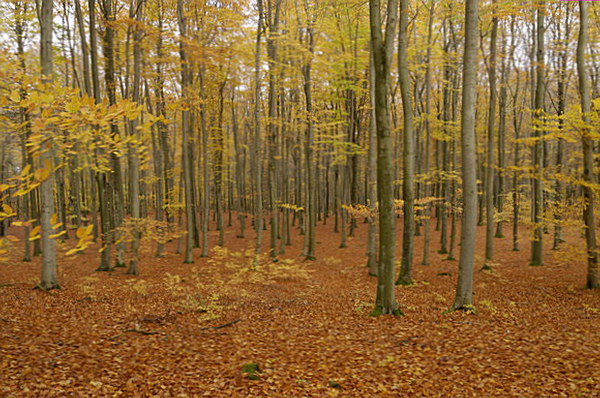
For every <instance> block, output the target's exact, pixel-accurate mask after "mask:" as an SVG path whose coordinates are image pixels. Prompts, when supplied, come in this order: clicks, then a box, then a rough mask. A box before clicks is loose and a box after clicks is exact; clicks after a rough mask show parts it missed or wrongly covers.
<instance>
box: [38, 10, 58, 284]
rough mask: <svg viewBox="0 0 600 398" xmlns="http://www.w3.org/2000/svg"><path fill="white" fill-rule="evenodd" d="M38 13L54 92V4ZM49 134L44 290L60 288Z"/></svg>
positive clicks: (47, 135) (44, 162)
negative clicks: (57, 268)
mask: <svg viewBox="0 0 600 398" xmlns="http://www.w3.org/2000/svg"><path fill="white" fill-rule="evenodd" d="M36 4H37V11H38V18H39V21H40V28H41V30H40V63H41V66H42V75H43V83H44V84H45V85H46V89H47V90H50V85H51V84H52V82H53V76H52V75H53V73H54V70H53V56H52V26H53V21H54V12H53V5H54V2H53V1H52V0H41V4H40V3H39V2H38V3H36ZM47 128H48V130H49V131H45V132H43V134H44V140H43V144H42V147H41V148H40V151H41V154H40V165H41V167H42V168H43V169H44V170H45V171H46V172H45V174H47V177H46V178H45V179H44V180H43V181H42V182H41V184H40V208H41V212H40V225H41V241H42V280H41V282H40V287H41V288H42V289H44V290H50V289H56V288H58V287H59V284H58V275H57V270H56V240H55V239H54V238H55V236H53V235H55V229H54V224H56V221H55V222H52V221H53V220H52V218H53V217H54V216H53V215H54V214H55V213H54V193H53V190H54V173H53V170H54V159H53V151H54V148H53V140H52V131H51V128H52V126H47Z"/></svg>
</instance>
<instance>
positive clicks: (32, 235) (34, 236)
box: [29, 225, 41, 240]
mask: <svg viewBox="0 0 600 398" xmlns="http://www.w3.org/2000/svg"><path fill="white" fill-rule="evenodd" d="M40 230H41V226H39V225H38V226H36V227H34V228H33V229H32V230H31V231H30V232H29V240H36V239H39V238H40Z"/></svg>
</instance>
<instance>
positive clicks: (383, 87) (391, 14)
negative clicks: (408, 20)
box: [369, 0, 406, 315]
mask: <svg viewBox="0 0 600 398" xmlns="http://www.w3.org/2000/svg"><path fill="white" fill-rule="evenodd" d="M381 8H382V7H381V2H380V1H379V0H370V1H369V20H370V27H371V51H372V52H373V69H374V71H375V90H374V91H375V125H376V129H377V200H378V202H379V270H378V276H377V297H376V300H375V309H374V310H373V315H382V314H393V315H399V314H401V311H400V310H399V309H398V304H397V303H396V298H395V292H394V278H395V269H396V265H395V250H396V218H395V212H394V197H393V189H392V183H393V161H392V153H393V151H392V142H393V141H392V136H391V129H390V111H389V101H388V84H389V76H390V69H391V65H392V55H393V49H394V36H395V31H396V20H397V17H398V2H397V1H396V0H388V2H387V8H386V22H385V32H382V26H383V25H382V16H381V13H382V9H381ZM405 11H406V10H403V12H405Z"/></svg>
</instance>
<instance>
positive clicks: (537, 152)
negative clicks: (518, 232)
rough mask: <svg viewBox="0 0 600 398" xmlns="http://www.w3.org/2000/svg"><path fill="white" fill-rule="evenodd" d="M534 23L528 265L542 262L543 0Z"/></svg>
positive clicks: (538, 4)
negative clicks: (531, 186)
mask: <svg viewBox="0 0 600 398" xmlns="http://www.w3.org/2000/svg"><path fill="white" fill-rule="evenodd" d="M537 7H538V9H537V25H536V44H537V48H536V67H535V71H536V86H535V99H534V111H533V112H534V116H533V117H534V122H533V130H534V136H535V138H536V141H535V143H534V145H533V174H534V176H533V197H532V199H531V201H532V203H531V205H532V207H533V211H532V213H531V217H532V222H533V240H532V242H531V262H530V265H533V266H537V265H542V264H543V243H544V242H543V237H544V227H543V225H542V213H543V200H544V198H543V195H544V187H543V182H542V181H543V171H544V170H543V160H544V159H543V143H542V137H543V135H544V132H543V129H544V127H543V124H544V121H543V116H544V101H545V92H546V83H545V77H544V76H545V72H544V70H545V65H544V33H545V27H544V16H545V12H544V11H545V3H544V2H543V1H539V2H538V3H537Z"/></svg>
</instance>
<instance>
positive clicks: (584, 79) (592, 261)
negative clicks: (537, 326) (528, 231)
mask: <svg viewBox="0 0 600 398" xmlns="http://www.w3.org/2000/svg"><path fill="white" fill-rule="evenodd" d="M588 5H589V4H588V3H587V2H585V1H582V2H580V3H579V21H580V23H579V39H578V40H577V71H578V74H579V94H580V95H581V112H582V118H583V123H584V127H583V131H582V138H581V140H582V145H583V181H584V182H585V184H584V185H583V196H584V198H585V202H584V205H583V221H584V222H585V243H586V246H587V258H588V269H587V281H586V287H587V288H588V289H600V281H599V280H598V251H597V248H596V223H595V218H594V190H593V187H592V184H594V182H595V181H594V175H593V173H594V152H593V148H594V141H593V138H592V136H591V127H590V111H591V98H590V87H589V84H588V71H587V66H586V64H585V49H586V47H587V45H588V40H589V39H588V37H589V34H588V25H589V21H588Z"/></svg>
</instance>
